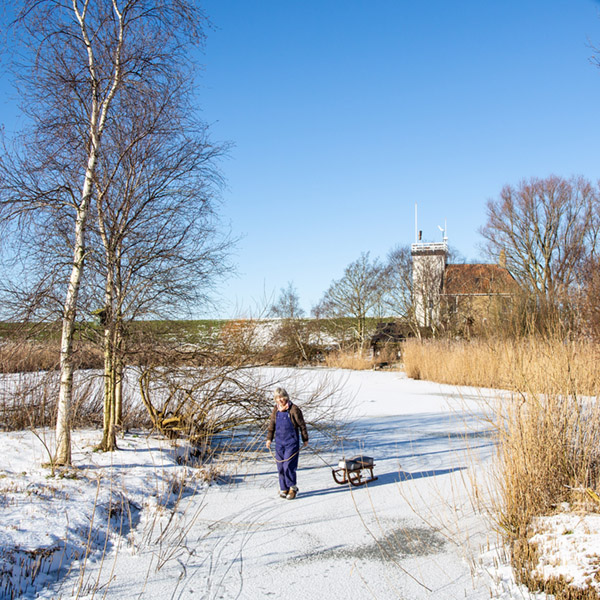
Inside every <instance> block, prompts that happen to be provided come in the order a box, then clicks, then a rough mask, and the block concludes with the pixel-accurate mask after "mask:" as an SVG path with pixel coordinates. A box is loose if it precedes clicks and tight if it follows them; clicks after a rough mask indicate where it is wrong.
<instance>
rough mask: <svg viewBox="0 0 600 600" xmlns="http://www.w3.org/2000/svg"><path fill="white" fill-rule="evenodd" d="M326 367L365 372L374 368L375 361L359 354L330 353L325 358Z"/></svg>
mask: <svg viewBox="0 0 600 600" xmlns="http://www.w3.org/2000/svg"><path fill="white" fill-rule="evenodd" d="M325 365H326V366H328V367H330V368H332V369H353V370H355V371H365V370H368V369H372V368H373V366H374V363H373V359H371V358H367V357H366V356H364V355H361V354H360V353H357V352H343V351H339V352H330V353H329V354H327V355H326V356H325Z"/></svg>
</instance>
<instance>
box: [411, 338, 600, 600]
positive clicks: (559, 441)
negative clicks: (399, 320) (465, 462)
mask: <svg viewBox="0 0 600 600" xmlns="http://www.w3.org/2000/svg"><path fill="white" fill-rule="evenodd" d="M599 352H600V348H599V347H598V345H596V344H594V343H592V342H587V341H577V342H574V341H567V342H565V341H564V340H557V339H554V340H551V339H539V338H529V339H518V340H477V341H472V342H463V341H426V342H423V343H420V342H418V341H410V342H408V343H407V344H406V345H405V347H404V365H405V370H406V373H407V375H409V376H410V377H413V378H420V379H428V380H432V381H439V382H444V383H450V384H455V385H471V386H477V387H490V388H503V389H506V390H511V392H512V393H510V394H504V395H503V396H502V397H499V398H498V399H497V400H496V401H495V402H494V403H493V406H490V409H491V410H490V411H489V414H490V415H491V416H490V421H491V424H492V425H493V426H494V429H495V431H496V435H497V440H498V444H497V452H496V457H495V462H494V466H493V469H492V477H491V482H490V485H491V489H490V491H491V494H492V497H493V502H492V506H491V517H492V519H493V522H494V524H495V526H496V527H497V529H498V531H499V532H500V533H501V534H502V535H503V537H504V539H505V540H506V542H507V544H508V546H509V548H510V554H511V561H512V566H513V569H514V572H515V576H516V578H517V580H518V581H519V582H521V583H523V584H525V585H527V586H528V587H529V588H530V589H531V590H540V591H544V592H546V593H551V594H553V595H554V596H555V597H556V598H564V599H567V598H568V599H572V600H575V599H581V600H583V599H592V598H594V599H595V598H598V597H599V596H598V591H597V589H596V588H595V587H593V586H588V587H586V588H576V587H573V586H570V585H569V583H568V582H567V581H565V580H564V579H563V578H560V577H558V578H552V579H544V578H543V577H542V576H541V575H539V574H538V573H537V571H536V566H537V565H538V558H539V557H538V554H537V549H536V547H535V545H533V544H531V543H530V541H529V539H530V538H531V536H532V535H533V533H534V531H533V526H532V522H533V519H534V517H536V516H541V515H548V514H552V513H553V512H555V511H556V510H557V509H558V507H560V506H561V505H563V503H568V504H569V505H570V506H571V507H572V508H576V509H577V510H583V511H586V510H597V509H598V506H597V505H593V504H592V503H587V504H586V503H585V502H584V495H582V493H581V492H582V490H583V491H585V490H588V489H591V490H596V489H597V488H598V485H599V484H600V407H599V406H598V403H597V402H596V401H595V397H596V396H597V393H598V388H599V386H600V377H599V375H600V364H599V361H598V360H597V359H598V355H599ZM475 494H478V492H477V491H475Z"/></svg>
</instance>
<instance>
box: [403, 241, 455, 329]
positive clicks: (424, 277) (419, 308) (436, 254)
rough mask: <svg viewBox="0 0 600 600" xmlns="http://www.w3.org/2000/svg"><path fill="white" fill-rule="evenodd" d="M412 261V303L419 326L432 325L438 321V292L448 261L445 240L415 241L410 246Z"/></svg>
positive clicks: (439, 291)
mask: <svg viewBox="0 0 600 600" xmlns="http://www.w3.org/2000/svg"><path fill="white" fill-rule="evenodd" d="M411 254H412V262H413V272H412V281H413V303H414V309H415V318H416V321H417V324H418V325H419V327H432V326H435V325H437V324H438V323H439V321H440V294H441V292H442V283H443V278H444V269H445V268H446V263H447V261H448V245H447V244H446V242H439V243H425V242H417V243H415V244H413V245H412V246H411Z"/></svg>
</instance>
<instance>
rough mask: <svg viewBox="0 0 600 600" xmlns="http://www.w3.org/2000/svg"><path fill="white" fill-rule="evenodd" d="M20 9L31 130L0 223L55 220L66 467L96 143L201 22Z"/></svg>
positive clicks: (165, 70) (1, 167) (7, 172)
mask: <svg viewBox="0 0 600 600" xmlns="http://www.w3.org/2000/svg"><path fill="white" fill-rule="evenodd" d="M19 9H20V10H19V11H18V16H17V19H16V21H15V27H14V31H15V33H16V36H17V44H18V47H19V49H20V50H21V55H22V56H23V57H24V59H23V61H21V62H20V64H17V68H16V72H17V74H18V79H19V90H20V92H21V97H22V99H23V110H24V111H25V114H26V115H27V116H28V118H29V119H30V122H31V128H30V130H29V131H28V132H27V133H26V134H25V135H24V136H23V137H22V138H21V140H20V148H19V150H20V152H19V153H18V155H13V156H12V157H11V158H10V159H6V158H5V159H3V161H2V163H1V164H0V172H1V173H2V175H1V178H2V180H3V185H2V188H3V189H2V210H3V212H2V217H3V218H4V219H15V218H19V219H21V220H23V221H25V220H29V223H30V224H32V223H33V224H34V226H35V227H34V228H35V229H36V230H39V232H40V234H42V235H43V232H44V231H43V230H44V227H38V226H45V225H46V224H47V223H48V222H49V221H50V222H54V223H58V224H60V228H61V230H62V231H64V232H65V235H66V236H67V237H68V240H69V244H70V249H71V252H72V258H71V260H70V262H69V264H68V265H65V275H66V277H67V281H66V282H65V285H66V290H65V292H64V301H63V309H62V323H63V328H62V342H61V358H60V368H61V383H60V392H59V400H58V417H57V425H56V435H57V449H56V462H57V464H69V463H70V460H71V455H70V423H69V413H70V402H71V396H72V391H73V335H74V331H75V319H76V314H77V309H78V296H79V291H80V286H81V281H82V276H83V266H84V259H85V257H86V253H87V249H86V242H87V238H86V229H87V225H88V220H89V215H90V210H91V206H92V202H93V192H94V179H95V173H96V169H97V166H98V160H99V156H100V151H101V148H102V144H103V138H104V136H105V134H106V131H107V129H110V128H118V127H119V119H118V112H117V111H116V110H115V108H114V107H115V105H118V99H119V98H120V97H122V96H131V97H136V96H137V97H142V98H143V97H144V96H145V95H146V94H148V92H150V91H151V90H152V89H153V87H154V86H155V85H158V86H160V85H165V84H166V82H168V81H169V78H170V76H171V73H172V72H173V70H174V69H175V70H176V69H177V68H178V66H180V65H185V64H187V62H188V60H189V59H188V55H187V54H186V51H187V49H188V47H189V44H190V43H197V42H198V41H200V40H201V39H202V24H203V19H202V15H201V13H200V12H199V10H198V9H197V8H196V6H195V4H194V3H192V2H186V1H185V0H165V1H164V2H160V3H154V2H148V1H147V0H96V1H95V2H90V1H89V0H72V1H67V0H48V1H47V2H38V1H37V0H24V1H23V2H22V3H21V5H20V7H19ZM15 167H16V170H15V171H12V169H13V168H15ZM21 184H25V185H21Z"/></svg>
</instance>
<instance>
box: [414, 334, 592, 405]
mask: <svg viewBox="0 0 600 600" xmlns="http://www.w3.org/2000/svg"><path fill="white" fill-rule="evenodd" d="M403 361H404V369H405V371H406V374H407V375H408V376H409V377H411V378H413V379H425V380H428V381H439V382H440V383H449V384H453V385H471V386H476V387H489V388H498V389H507V390H515V391H519V392H531V391H540V392H541V391H545V392H548V391H556V392H558V393H564V392H577V393H579V394H587V395H592V394H595V391H596V389H597V385H598V381H600V346H599V345H598V344H596V343H594V342H588V341H562V340H557V339H543V338H522V339H517V340H514V339H513V340H510V339H506V340H493V339H482V340H473V341H464V340H460V341H447V340H425V341H423V342H419V341H417V340H410V341H408V342H406V344H404V347H403Z"/></svg>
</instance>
